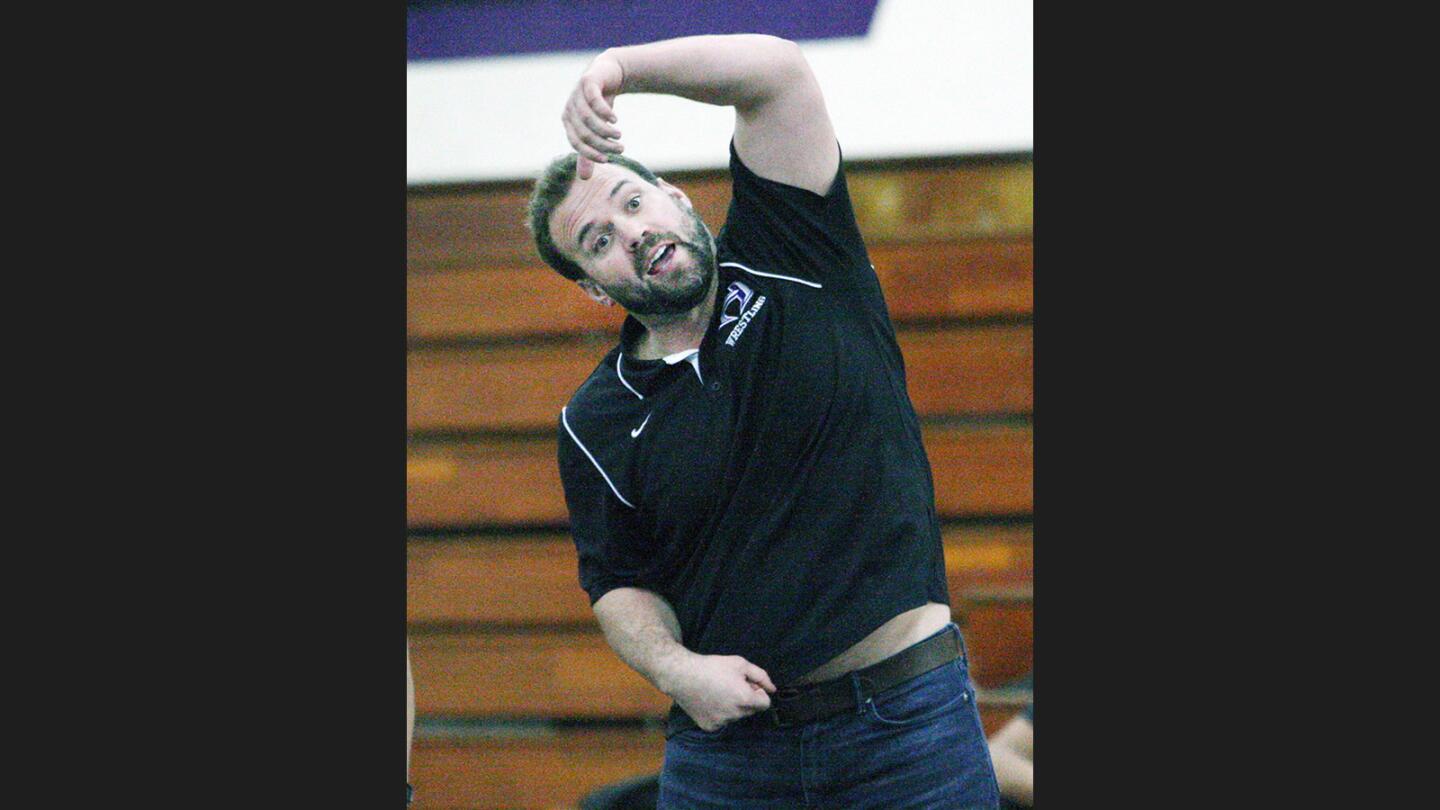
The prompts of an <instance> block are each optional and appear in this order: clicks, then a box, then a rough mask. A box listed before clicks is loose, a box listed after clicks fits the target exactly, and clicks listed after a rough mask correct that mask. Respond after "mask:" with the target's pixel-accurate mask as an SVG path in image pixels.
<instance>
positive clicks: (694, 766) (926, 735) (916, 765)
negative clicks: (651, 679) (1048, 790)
mask: <svg viewBox="0 0 1440 810" xmlns="http://www.w3.org/2000/svg"><path fill="white" fill-rule="evenodd" d="M942 632H950V628H948V627H947V628H946V630H945V631H942ZM961 649H962V653H961V657H960V658H957V659H956V660H954V661H952V662H950V663H948V664H945V665H944V666H941V667H938V668H936V669H933V670H931V671H930V672H927V673H925V674H924V675H919V676H917V677H915V678H911V679H910V680H908V681H906V682H904V683H902V684H900V685H898V686H894V687H892V688H890V689H887V690H885V691H884V692H881V693H879V694H877V695H875V696H874V697H872V698H871V699H870V700H868V701H866V702H865V703H864V704H863V705H861V706H860V707H858V708H857V709H856V710H854V711H850V712H845V713H843V714H839V715H836V716H834V717H828V718H826V719H824V720H817V721H815V722H813V723H807V724H805V725H800V726H792V727H788V728H777V727H775V726H774V724H773V723H770V722H768V721H767V718H765V717H761V716H758V715H757V716H752V717H747V718H745V719H742V720H737V721H735V722H733V723H731V724H729V725H727V726H725V727H723V728H721V729H718V730H716V731H702V730H700V729H698V728H697V729H690V730H688V731H682V732H680V733H678V734H676V735H674V736H672V737H671V738H670V739H669V740H667V741H666V743H665V766H664V769H663V770H662V771H661V773H660V803H659V807H660V808H662V810H668V809H669V808H677V809H678V808H685V809H686V810H689V808H711V807H713V808H802V807H803V808H844V810H850V808H865V807H871V808H886V809H887V810H889V809H890V808H923V809H924V810H936V808H996V807H999V806H1000V791H999V788H998V787H997V786H996V784H995V770H994V766H993V765H991V763H990V749H989V748H988V747H987V746H986V744H985V732H984V730H983V729H982V728H981V726H980V713H979V711H978V710H977V709H976V707H975V689H974V688H973V687H972V686H971V684H970V677H969V667H968V663H967V661H966V658H965V655H964V652H963V649H964V648H963V644H962V648H961Z"/></svg>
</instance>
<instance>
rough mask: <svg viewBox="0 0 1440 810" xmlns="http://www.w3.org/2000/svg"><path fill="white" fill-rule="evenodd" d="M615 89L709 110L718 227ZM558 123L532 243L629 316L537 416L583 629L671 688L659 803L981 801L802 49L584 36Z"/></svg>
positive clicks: (908, 456)
mask: <svg viewBox="0 0 1440 810" xmlns="http://www.w3.org/2000/svg"><path fill="white" fill-rule="evenodd" d="M637 92H648V93H667V94H672V95H677V96H681V97H684V98H688V99H692V100H695V101H700V102H705V103H709V104H719V105H727V106H731V107H734V109H735V131H734V136H733V139H732V141H731V155H730V168H731V173H732V175H733V179H734V196H733V200H732V202H731V206H730V209H729V213H728V215H727V220H726V224H725V227H724V230H723V231H722V232H721V234H720V236H719V237H718V239H717V238H714V237H712V236H711V233H710V231H709V230H708V229H707V228H706V227H705V225H704V223H703V222H702V221H701V220H700V218H699V217H698V216H697V215H696V213H695V211H694V209H693V207H692V206H691V203H690V200H689V198H688V197H686V195H685V193H684V192H683V191H681V190H680V189H678V188H676V187H675V186H673V185H671V184H669V183H667V182H665V181H664V180H662V179H660V178H657V177H655V176H654V175H653V174H652V173H650V172H649V170H648V169H646V168H645V167H644V166H642V165H641V164H639V163H636V162H634V161H632V160H629V159H627V158H624V157H622V156H621V155H620V152H621V151H623V146H622V144H621V142H620V140H619V139H620V135H621V133H620V130H619V128H618V123H619V119H618V117H617V115H616V114H615V110H614V100H615V98H616V97H617V96H619V95H621V94H624V93H637ZM562 121H563V125H564V127H565V131H566V134H567V136H568V138H569V140H570V143H571V145H572V146H573V147H574V148H575V150H576V154H572V155H568V156H565V157H562V158H559V159H557V160H556V161H554V162H553V163H552V164H551V165H550V166H549V167H548V168H547V169H546V171H545V172H544V173H543V174H542V176H541V177H540V179H539V180H537V182H536V187H535V193H534V195H533V196H532V198H531V206H530V227H531V230H532V233H533V234H534V236H535V240H536V246H537V249H538V250H539V252H540V254H541V256H542V257H544V258H545V260H546V261H547V262H548V263H549V264H550V265H551V266H552V267H554V268H555V269H556V270H557V271H558V272H560V273H561V274H562V275H564V276H566V277H567V278H570V279H572V280H574V281H575V282H576V283H577V284H578V285H579V286H580V288H581V289H582V290H584V291H585V293H586V294H587V295H589V296H590V297H591V298H593V299H594V300H596V301H597V302H599V303H601V304H604V305H607V306H609V305H614V304H619V305H620V306H622V307H624V308H625V309H626V310H627V312H628V313H629V317H627V318H626V320H625V324H624V326H623V328H622V330H621V339H620V343H619V345H618V346H616V347H615V349H614V350H612V351H611V352H610V353H609V354H608V355H607V356H606V357H605V358H604V360H602V361H601V363H600V364H599V366H598V367H597V368H596V370H595V372H594V373H593V374H592V375H591V376H590V378H589V379H588V380H586V382H585V383H584V384H583V385H582V386H581V387H580V389H579V390H578V391H577V392H576V393H575V396H574V397H573V398H572V399H571V401H570V403H569V404H568V405H567V406H566V407H565V408H564V409H562V411H561V415H560V424H559V440H560V445H559V462H560V469H561V477H562V479H563V481H564V485H565V496H566V502H567V505H568V507H569V510H570V521H571V530H572V533H573V535H574V539H575V544H576V548H577V551H578V554H579V568H580V582H581V585H582V586H583V587H584V588H585V590H586V591H587V592H588V593H589V596H590V599H591V603H592V605H593V607H594V610H595V615H596V618H597V619H598V621H599V623H600V626H601V628H602V630H603V631H604V633H605V637H606V639H607V641H608V642H609V643H610V645H611V646H612V647H613V648H614V649H615V652H616V653H617V654H618V655H619V656H620V658H621V659H622V660H624V661H625V662H626V663H627V664H628V665H630V666H631V667H633V668H634V669H636V670H637V671H638V672H640V673H641V674H642V675H644V676H645V677H646V678H647V679H648V680H649V681H650V682H651V683H652V684H654V685H655V686H656V687H657V688H659V689H660V690H661V691H663V692H664V693H665V694H667V695H669V696H670V697H671V698H673V700H674V702H675V705H674V707H673V708H672V710H671V714H670V718H669V722H668V723H667V729H666V736H667V741H666V748H665V764H664V768H663V770H662V773H661V780H660V806H661V807H751V806H762V805H763V806H766V807H776V806H780V807H787V806H814V805H816V804H819V805H823V806H827V807H831V806H833V807H847V808H848V807H886V808H897V807H925V808H937V807H993V806H995V804H996V803H997V801H998V799H997V792H996V786H995V779H994V774H993V771H992V768H991V764H990V760H989V755H988V753H987V751H986V747H985V739H984V734H983V731H982V730H981V727H980V722H979V717H978V714H977V712H976V710H975V705H974V700H975V694H974V691H973V689H972V688H971V686H970V684H969V680H968V675H967V668H966V659H965V655H964V648H963V644H962V643H961V641H960V639H959V632H958V629H957V628H956V627H955V626H954V625H953V624H952V623H951V621H950V608H949V595H948V593H947V590H946V581H945V570H944V559H943V552H942V548H941V544H940V534H939V529H938V524H937V522H936V518H935V507H934V488H933V485H932V482H931V480H930V466H929V462H928V461H927V459H926V456H925V451H924V448H923V446H922V445H921V439H920V426H919V422H918V419H917V417H916V415H915V411H914V408H913V406H912V405H911V403H910V400H909V397H908V395H907V393H906V387H905V377H904V366H903V362H902V360H901V356H900V351H899V348H898V346H897V345H896V342H895V334H894V329H893V327H892V326H891V324H890V319H889V315H888V312H887V310H886V307H885V302H884V299H883V297H882V295H881V291H880V286H879V283H878V280H877V279H876V276H875V271H874V268H873V266H872V265H871V264H870V261H869V258H868V256H867V254H866V251H865V246H864V243H863V241H862V239H861V237H860V233H859V231H858V228H857V226H856V223H855V216H854V212H853V209H852V207H851V204H850V199H849V193H848V190H847V188H846V184H845V178H844V173H843V172H842V171H841V166H840V149H839V146H838V144H837V142H836V139H835V133H834V130H833V129H832V127H831V123H830V119H829V115H828V113H827V112H826V108H825V101H824V98H823V97H822V95H821V92H820V88H819V85H818V84H817V82H816V80H815V77H814V76H813V74H812V73H811V72H810V68H809V66H808V65H807V63H806V61H805V59H804V57H803V56H802V55H801V52H800V50H799V48H798V47H797V46H796V45H795V44H794V43H791V42H786V41H784V40H780V39H776V38H774V37H767V36H759V35H738V36H715V37H690V38H684V39H676V40H668V41H664V42H656V43H650V44H647V45H641V46H636V47H625V48H615V49H611V50H607V51H606V52H604V53H603V54H601V55H600V56H598V57H597V58H596V59H595V60H594V61H593V62H592V63H591V64H590V65H589V67H588V68H587V69H586V70H585V72H584V74H583V75H582V76H581V77H580V80H579V82H578V83H577V85H576V87H575V89H574V91H573V92H572V94H571V96H570V99H569V102H568V103H567V105H566V107H565V111H564V114H563V116H562ZM777 685H779V686H780V687H784V688H777Z"/></svg>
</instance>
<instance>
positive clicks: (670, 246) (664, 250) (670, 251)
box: [645, 242, 675, 276]
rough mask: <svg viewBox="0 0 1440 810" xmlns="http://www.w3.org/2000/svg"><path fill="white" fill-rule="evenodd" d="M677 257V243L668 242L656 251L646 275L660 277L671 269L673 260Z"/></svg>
mask: <svg viewBox="0 0 1440 810" xmlns="http://www.w3.org/2000/svg"><path fill="white" fill-rule="evenodd" d="M674 257H675V243H674V242H667V243H665V244H663V245H661V246H660V247H659V248H657V249H656V250H655V253H654V254H653V255H652V256H651V257H650V264H649V265H648V266H647V267H646V269H645V275H647V276H658V275H660V274H662V273H664V272H665V271H667V270H669V269H670V263H671V260H672V259H674Z"/></svg>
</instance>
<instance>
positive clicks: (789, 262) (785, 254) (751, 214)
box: [718, 141, 879, 290]
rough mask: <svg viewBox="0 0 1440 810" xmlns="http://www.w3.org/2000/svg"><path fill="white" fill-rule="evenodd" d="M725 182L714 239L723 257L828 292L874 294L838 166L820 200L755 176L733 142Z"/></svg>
mask: <svg viewBox="0 0 1440 810" xmlns="http://www.w3.org/2000/svg"><path fill="white" fill-rule="evenodd" d="M730 176H731V181H732V183H733V189H732V196H731V199H730V208H729V210H728V212H727V213H726V215H725V226H724V227H723V228H722V229H721V231H720V236H719V239H718V241H719V243H720V245H721V247H722V252H723V253H725V254H728V256H729V257H730V258H731V259H733V260H735V261H738V262H740V263H742V264H744V265H746V266H748V267H750V268H751V269H754V270H762V271H764V270H766V269H767V268H768V270H769V271H771V272H781V273H786V272H788V273H792V274H794V275H796V276H797V277H800V278H804V279H806V280H809V281H815V282H818V283H821V284H825V285H827V286H829V285H834V286H837V287H842V288H844V287H861V288H864V289H872V288H873V289H875V290H878V289H879V287H878V282H877V281H876V279H875V271H874V268H873V267H872V266H871V264H870V258H869V255H868V254H867V253H866V250H865V242H864V240H863V239H862V238H861V236H860V227H859V225H858V223H857V222H856V220H855V209H854V207H853V206H852V205H851V202H850V191H849V187H848V185H847V183H846V180H845V169H844V164H843V161H842V163H841V166H840V167H839V168H837V169H836V171H835V179H834V181H833V182H832V183H831V185H830V190H829V192H828V193H826V194H825V195H824V196H821V195H819V194H816V193H815V192H813V191H810V190H809V189H803V188H799V187H797V186H791V185H787V184H785V183H780V182H776V181H774V180H767V179H765V178H763V177H760V176H759V175H757V174H755V173H754V172H753V171H751V170H750V168H749V167H748V166H746V165H745V163H744V161H742V160H741V159H740V155H739V154H738V153H737V152H736V151H735V144H734V142H733V141H732V142H731V144H730ZM723 260H724V259H723V258H722V261H723Z"/></svg>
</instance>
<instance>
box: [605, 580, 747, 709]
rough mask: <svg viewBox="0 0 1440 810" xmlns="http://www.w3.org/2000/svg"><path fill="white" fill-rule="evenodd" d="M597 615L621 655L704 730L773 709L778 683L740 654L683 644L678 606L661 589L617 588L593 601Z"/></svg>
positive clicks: (607, 637) (608, 638)
mask: <svg viewBox="0 0 1440 810" xmlns="http://www.w3.org/2000/svg"><path fill="white" fill-rule="evenodd" d="M595 618H596V619H598V620H599V622H600V629H601V630H603V631H604V632H605V640H606V641H607V642H609V643H610V647H611V648H612V649H614V650H615V654H616V655H618V656H620V660H622V661H624V662H625V663H626V664H629V665H630V667H631V668H632V669H634V670H635V671H636V672H639V673H640V674H641V675H643V676H645V679H646V680H648V681H650V683H652V684H654V685H655V688H656V689H659V690H660V691H661V692H664V693H665V694H667V695H669V696H670V697H671V698H672V699H673V700H674V701H675V702H676V703H679V704H680V707H681V708H682V709H684V710H685V712H686V714H689V715H690V718H691V719H692V720H694V721H695V722H696V723H697V724H698V725H699V726H700V727H701V728H702V729H705V730H706V731H714V730H715V729H717V728H719V727H721V726H723V725H725V724H726V723H728V722H730V721H732V720H738V719H740V718H741V717H745V716H747V715H751V714H754V713H756V712H761V711H764V710H766V709H768V708H770V694H769V693H772V692H774V691H775V684H773V683H771V682H770V676H769V675H767V674H765V670H763V669H761V668H760V667H757V666H755V665H754V664H752V663H750V662H749V661H746V660H745V659H744V658H742V657H740V656H738V655H700V654H698V653H694V652H691V651H690V650H687V649H685V647H684V646H683V645H682V644H681V643H680V624H679V622H678V621H676V619H675V611H674V610H673V609H672V608H671V607H670V604H669V603H668V602H666V601H665V600H664V599H663V598H661V597H660V595H659V594H656V593H654V592H652V591H647V590H642V589H640V588H616V589H614V590H612V591H609V592H607V593H606V594H605V595H604V596H602V597H600V598H599V599H598V600H597V601H596V602H595Z"/></svg>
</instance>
